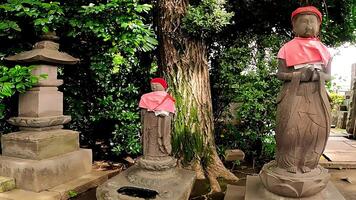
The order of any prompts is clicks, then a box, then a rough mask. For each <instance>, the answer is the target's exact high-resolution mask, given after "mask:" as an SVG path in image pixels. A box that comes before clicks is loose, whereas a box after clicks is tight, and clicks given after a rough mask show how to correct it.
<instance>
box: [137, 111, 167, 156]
mask: <svg viewBox="0 0 356 200" xmlns="http://www.w3.org/2000/svg"><path fill="white" fill-rule="evenodd" d="M172 119H173V113H169V115H168V116H165V115H158V116H156V115H155V113H154V112H152V111H147V110H146V109H141V120H142V140H143V141H142V142H143V155H144V156H145V157H163V156H169V155H170V154H171V152H172V145H171V125H172Z"/></svg>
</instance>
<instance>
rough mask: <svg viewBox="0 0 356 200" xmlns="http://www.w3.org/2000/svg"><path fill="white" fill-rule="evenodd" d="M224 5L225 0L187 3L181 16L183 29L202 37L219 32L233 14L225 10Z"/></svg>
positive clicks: (204, 0) (228, 22)
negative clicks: (182, 16) (185, 9)
mask: <svg viewBox="0 0 356 200" xmlns="http://www.w3.org/2000/svg"><path fill="white" fill-rule="evenodd" d="M225 6H226V1H225V0H202V1H201V2H200V3H199V4H198V5H189V7H188V11H187V14H186V16H185V17H184V18H183V29H185V30H186V31H187V32H188V33H189V34H190V35H193V36H196V37H202V38H207V37H211V36H212V35H213V34H216V33H219V32H221V31H222V29H223V28H224V27H225V26H226V25H228V24H230V20H231V18H232V16H233V15H234V13H233V12H227V11H226V9H225Z"/></svg>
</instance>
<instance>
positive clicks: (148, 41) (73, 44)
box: [0, 0, 157, 159]
mask: <svg viewBox="0 0 356 200" xmlns="http://www.w3.org/2000/svg"><path fill="white" fill-rule="evenodd" d="M4 8H6V10H5V9H4ZM151 9H152V6H151V5H149V4H143V3H140V2H139V1H137V0H112V1H104V0H102V1H95V2H93V3H89V2H87V1H85V0H74V1H64V2H63V1H45V0H26V1H15V0H9V1H7V3H0V12H1V13H0V16H1V17H0V20H2V22H4V23H5V24H8V25H11V24H14V23H15V24H17V26H18V28H16V29H14V28H2V29H1V30H0V31H1V34H0V41H1V43H2V44H4V45H2V46H1V47H0V55H2V56H4V55H11V54H14V53H16V52H20V51H24V50H28V49H30V48H31V45H32V44H33V43H35V42H36V41H38V39H37V38H38V36H39V35H40V34H42V31H47V30H49V31H54V30H55V31H56V32H57V35H58V36H60V41H59V42H60V44H61V51H65V52H67V53H69V54H71V55H73V56H75V57H78V58H80V60H81V62H80V63H79V64H78V65H75V66H69V67H64V68H60V70H59V78H62V79H63V80H64V85H63V86H61V88H60V89H61V90H62V91H63V92H64V101H65V102H64V105H65V108H64V109H65V112H67V114H69V115H71V116H72V122H71V123H70V124H69V125H68V126H69V127H68V128H71V129H73V130H78V131H80V132H81V136H80V139H81V144H82V145H83V146H84V147H89V148H92V149H93V150H94V153H95V154H94V156H95V158H96V159H97V158H109V156H112V155H121V154H132V155H136V154H139V153H140V151H141V145H140V141H139V137H140V136H139V130H140V120H139V114H138V106H137V102H138V100H139V97H140V95H141V94H142V93H143V91H147V90H148V83H149V81H148V79H149V78H150V77H151V76H152V73H154V72H155V71H154V70H151V66H152V67H156V66H155V64H151V63H152V60H153V56H152V55H149V54H148V53H149V52H150V51H152V50H153V49H154V48H155V46H156V45H157V40H156V39H155V34H154V32H153V30H152V28H151V27H150V25H149V23H147V22H146V19H149V18H148V17H147V16H148V14H149V12H150V10H151ZM9 21H11V23H8V22H9ZM40 21H42V22H43V23H39V22H40ZM22 22H24V23H22ZM34 33H36V34H34ZM133 77H135V78H133ZM8 103H10V102H8ZM8 106H9V107H10V105H8Z"/></svg>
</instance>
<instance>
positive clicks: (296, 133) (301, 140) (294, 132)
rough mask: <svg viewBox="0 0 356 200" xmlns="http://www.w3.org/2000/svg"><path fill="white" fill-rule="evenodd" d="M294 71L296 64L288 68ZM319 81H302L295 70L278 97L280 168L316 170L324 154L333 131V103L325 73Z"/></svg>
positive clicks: (278, 161) (277, 156)
mask: <svg viewBox="0 0 356 200" xmlns="http://www.w3.org/2000/svg"><path fill="white" fill-rule="evenodd" d="M285 70H286V71H289V72H290V73H293V71H295V70H294V69H293V67H288V69H285ZM319 76H320V78H319V80H317V81H308V82H302V81H301V74H300V73H293V77H292V80H291V81H285V82H284V84H283V86H282V90H281V91H280V93H279V95H278V97H277V105H278V108H277V127H276V141H277V154H276V161H277V165H278V167H280V168H285V169H288V168H290V167H297V168H301V167H304V166H306V167H309V168H310V169H314V168H315V167H316V166H317V165H318V162H319V159H320V156H321V154H322V153H323V151H324V149H325V146H326V143H327V139H328V137H329V132H330V110H331V108H330V103H329V97H328V94H327V91H326V89H325V77H324V73H319Z"/></svg>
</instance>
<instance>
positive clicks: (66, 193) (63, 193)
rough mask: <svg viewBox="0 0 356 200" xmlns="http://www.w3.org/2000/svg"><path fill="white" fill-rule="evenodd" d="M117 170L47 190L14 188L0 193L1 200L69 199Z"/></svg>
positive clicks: (93, 172)
mask: <svg viewBox="0 0 356 200" xmlns="http://www.w3.org/2000/svg"><path fill="white" fill-rule="evenodd" d="M116 173H117V170H106V171H97V170H92V171H91V172H90V173H88V174H86V175H84V176H81V177H79V178H77V179H74V180H72V181H69V182H67V183H64V184H61V185H58V186H56V187H53V188H50V189H48V190H47V191H42V192H32V191H27V190H21V189H14V190H11V191H7V192H4V193H0V200H67V199H69V198H70V195H74V194H78V195H79V194H81V193H83V192H86V191H88V190H90V189H92V188H95V187H97V186H98V185H100V184H102V183H104V182H105V181H106V180H107V179H108V177H109V176H111V175H112V174H116Z"/></svg>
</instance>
